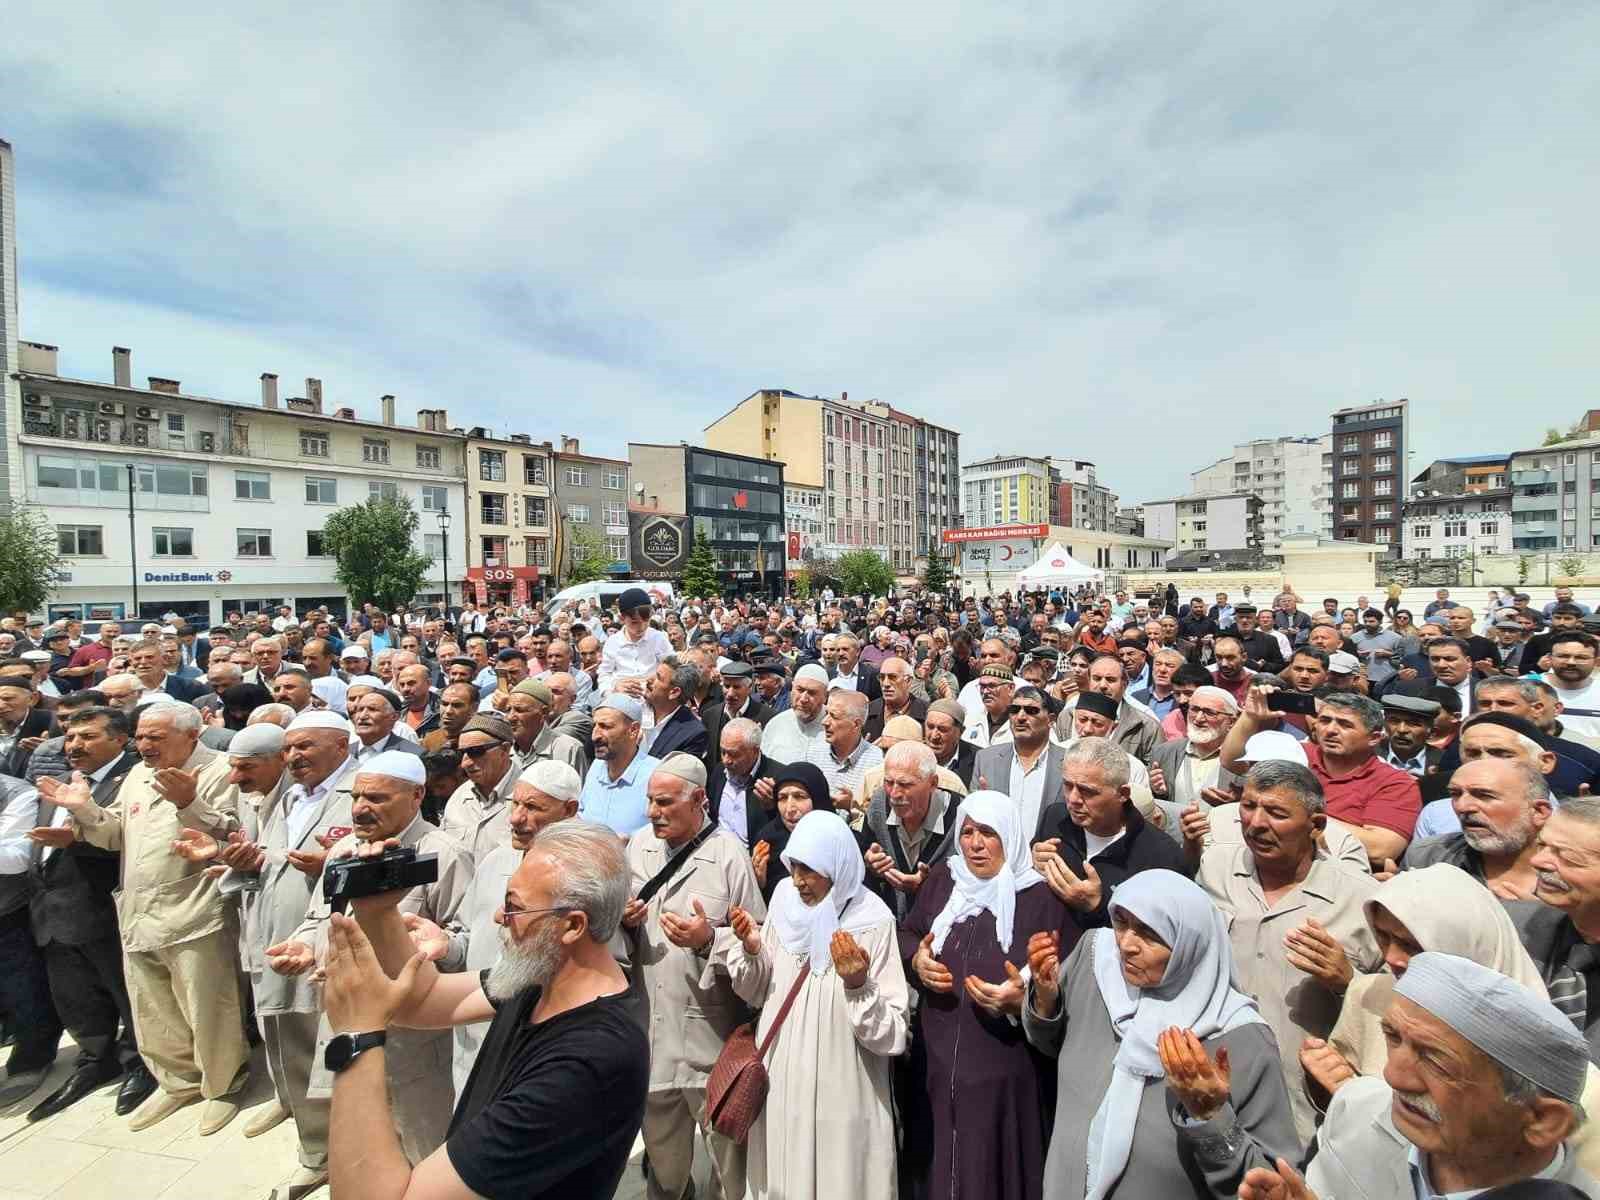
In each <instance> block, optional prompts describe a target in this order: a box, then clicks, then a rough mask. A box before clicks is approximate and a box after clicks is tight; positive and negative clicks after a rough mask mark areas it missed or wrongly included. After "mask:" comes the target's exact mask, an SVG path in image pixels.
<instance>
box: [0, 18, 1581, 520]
mask: <svg viewBox="0 0 1600 1200" xmlns="http://www.w3.org/2000/svg"><path fill="white" fill-rule="evenodd" d="M7 11H8V17H9V20H8V21H7V35H6V37H5V38H4V39H3V40H0V79H4V80H6V81H7V82H6V86H5V89H4V91H5V96H6V101H7V102H6V103H5V104H4V105H0V138H5V139H6V140H8V141H10V142H11V143H12V145H13V147H14V150H15V153H16V170H17V209H18V213H17V229H18V249H19V261H20V268H21V274H20V282H21V305H22V320H21V329H22V336H23V337H24V338H26V339H29V340H34V341H42V342H48V343H51V344H55V345H58V346H60V347H61V368H62V373H63V374H67V375H72V376H77V377H84V378H94V379H109V377H110V372H111V352H110V351H111V347H112V346H113V345H122V346H129V347H132V348H133V371H134V377H135V380H136V381H140V380H142V379H143V378H144V377H145V376H148V375H157V376H164V377H168V378H176V379H180V380H182V382H183V387H184V390H185V391H186V392H191V393H194V394H199V395H209V396H216V397H221V398H224V399H230V400H238V401H246V402H253V401H254V400H255V399H256V398H257V397H258V395H259V385H258V383H257V377H258V376H259V375H260V374H261V373H262V372H263V371H272V372H275V373H277V374H278V375H279V376H280V377H281V378H282V384H281V390H282V391H283V394H285V395H296V394H300V393H301V392H302V390H303V387H302V385H301V384H300V382H299V381H301V380H303V379H304V378H305V377H307V376H316V377H318V378H320V379H322V380H323V387H324V397H325V404H326V406H327V407H328V408H329V409H330V410H331V409H332V408H336V407H339V406H342V405H350V406H352V407H354V408H355V409H356V410H357V411H358V413H359V414H360V415H362V416H364V417H369V418H376V416H377V412H378V397H379V396H380V395H381V394H383V393H385V392H392V393H394V394H395V395H396V396H397V397H398V403H399V408H400V412H401V419H402V420H409V419H410V417H411V414H412V413H414V411H415V410H416V409H417V408H419V407H442V408H446V409H447V410H448V411H449V414H450V419H451V422H452V423H453V424H458V425H465V426H470V425H480V424H481V425H486V426H489V427H490V428H491V429H495V430H497V431H500V432H526V433H531V434H532V435H533V436H534V438H535V440H540V441H542V440H544V439H546V438H549V439H551V440H555V439H556V438H557V437H558V436H559V435H562V434H569V435H574V436H578V437H580V438H581V439H582V441H583V446H584V448H585V449H586V450H591V451H594V452H598V453H602V454H607V453H609V454H616V455H624V456H625V454H626V443H627V442H628V441H629V440H636V441H679V440H683V441H690V442H693V441H696V440H697V439H698V437H699V434H700V431H701V430H702V429H703V427H704V426H705V425H706V424H708V423H709V422H711V421H712V420H714V419H715V418H716V417H717V416H719V415H721V414H722V413H723V412H725V411H726V410H728V409H729V408H731V407H733V406H734V405H735V404H737V403H738V402H739V400H741V399H743V398H744V397H745V396H747V395H749V394H750V393H751V392H753V391H755V390H757V389H760V388H768V387H786V388H789V389H791V390H793V391H797V392H801V393H805V394H808V395H833V396H836V395H838V394H839V393H840V392H848V393H849V395H850V397H851V398H852V399H854V400H864V399H868V398H878V399H882V400H884V401H887V402H889V403H891V404H893V405H894V406H895V407H897V408H899V409H902V410H904V411H906V412H910V413H914V414H917V415H920V416H923V417H926V418H927V419H929V420H932V421H935V422H937V423H939V424H942V425H946V426H949V427H951V428H954V429H956V430H958V431H959V432H960V433H961V435H962V458H963V459H964V460H973V459H977V458H981V457H986V456H988V455H990V454H995V453H1034V454H1038V453H1051V454H1056V455H1060V456H1063V457H1072V458H1081V459H1089V460H1091V461H1093V462H1095V463H1096V464H1097V465H1098V470H1099V476H1100V479H1101V480H1102V482H1105V483H1107V484H1109V485H1110V486H1111V487H1112V489H1113V490H1115V491H1117V492H1118V493H1119V494H1120V495H1121V497H1122V499H1123V501H1124V502H1125V503H1132V502H1137V501H1139V500H1142V499H1149V498H1154V497H1158V496H1165V495H1171V494H1175V493H1177V492H1180V491H1183V490H1187V488H1188V484H1189V480H1188V473H1189V472H1190V471H1192V470H1195V469H1198V468H1200V467H1202V466H1204V465H1206V464H1208V463H1210V462H1212V461H1214V460H1215V459H1217V458H1219V457H1222V456H1223V455H1225V454H1227V453H1229V451H1230V448H1231V447H1232V445H1233V444H1234V443H1235V442H1236V441H1244V440H1248V439H1249V438H1252V437H1272V436H1280V435H1301V436H1304V435H1313V434H1321V433H1325V432H1327V430H1328V427H1329V420H1328V414H1329V413H1330V412H1331V411H1332V410H1333V409H1335V408H1338V407H1343V406H1346V405H1352V404H1365V403H1371V402H1374V401H1377V400H1379V399H1390V400H1392V399H1395V398H1398V397H1401V396H1405V397H1409V398H1410V400H1411V402H1412V432H1413V440H1414V445H1415V449H1416V458H1415V459H1414V460H1413V469H1414V471H1416V470H1420V469H1421V468H1422V467H1423V466H1425V465H1426V463H1427V462H1428V461H1429V460H1431V459H1432V458H1435V457H1439V456H1443V455H1449V454H1475V453H1489V452H1495V451H1510V450H1514V449H1520V448H1524V447H1526V446H1529V445H1536V444H1538V442H1539V441H1540V440H1541V438H1542V435H1543V432H1544V429H1545V428H1546V427H1547V426H1550V425H1556V424H1560V425H1562V426H1563V427H1565V426H1566V425H1568V424H1570V423H1571V422H1572V421H1573V420H1575V419H1577V418H1578V417H1579V416H1580V415H1581V414H1582V412H1583V410H1584V409H1585V408H1587V407H1589V406H1590V405H1595V406H1597V407H1600V396H1597V394H1596V393H1595V391H1594V384H1593V381H1594V379H1595V378H1596V373H1597V372H1596V368H1597V366H1600V334H1597V330H1600V288H1597V287H1596V286H1595V280H1596V279H1597V278H1600V221H1596V219H1595V214H1596V213H1600V138H1597V137H1596V136H1595V131H1596V114H1597V113H1600V6H1597V5H1593V4H1582V3H1575V2H1573V3H1506V2H1499V3H1468V2H1465V0H1460V2H1454V0H1452V2H1444V3H1429V2H1426V0H1423V2H1419V3H1416V4H1408V5H1394V4H1363V3H1354V2H1352V3H1344V4H1338V5H1334V4H1286V5H1261V4H1253V5H1246V4H1231V5H1230V4H1194V5H1157V4H1142V3H1132V2H1129V3H1118V4H1114V5H1066V4H1059V3H1055V4H1039V5H1033V4H1025V3H1017V4H1010V5H974V4H970V3H969V4H956V3H944V2H942V0H919V2H918V3H914V4H913V3H895V2H887V0H886V2H882V3H878V4H872V5H860V4H842V3H841V4H836V3H832V2H829V0H813V2H812V3H808V4H805V5H784V6H777V5H763V4H750V5H734V4H726V3H724V4H694V3H675V4H668V5H647V4H638V3H634V4H612V3H608V2H606V0H585V2H583V3H571V4H559V3H556V4H549V3H521V4H514V3H501V4H473V3H455V4H449V5H445V4H438V3H427V4H424V3H410V2H407V0H392V2H389V3H371V4H363V3H359V2H352V3H348V4H341V5H328V6H321V7H320V9H319V10H318V11H312V10H311V9H309V8H303V6H298V5H279V6H272V7H270V8H269V7H268V6H266V5H256V4H238V5H215V4H204V5H201V4H192V3H184V2H181V0H174V2H172V3H166V4H162V5H159V6H150V5H125V4H111V5H105V6H96V5H89V4H74V3H71V0H48V2H45V0H12V2H11V3H10V4H8V6H7Z"/></svg>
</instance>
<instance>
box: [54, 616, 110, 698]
mask: <svg viewBox="0 0 1600 1200" xmlns="http://www.w3.org/2000/svg"><path fill="white" fill-rule="evenodd" d="M121 633H122V626H120V625H118V624H117V623H116V622H115V621H107V622H106V623H105V624H104V625H102V626H100V640H99V641H97V642H84V644H83V645H81V646H79V647H78V648H77V649H76V650H75V651H73V653H72V661H71V662H70V663H68V664H67V665H66V666H65V667H63V668H61V670H59V671H57V672H56V674H57V675H63V676H65V677H66V678H68V679H70V680H72V683H73V690H74V691H77V690H80V689H82V688H92V687H93V686H94V685H95V683H96V677H97V676H98V675H100V674H101V673H102V672H103V671H105V669H106V664H107V663H109V662H110V661H111V647H112V644H113V643H114V642H115V641H116V640H117V638H118V637H119V636H120V635H121Z"/></svg>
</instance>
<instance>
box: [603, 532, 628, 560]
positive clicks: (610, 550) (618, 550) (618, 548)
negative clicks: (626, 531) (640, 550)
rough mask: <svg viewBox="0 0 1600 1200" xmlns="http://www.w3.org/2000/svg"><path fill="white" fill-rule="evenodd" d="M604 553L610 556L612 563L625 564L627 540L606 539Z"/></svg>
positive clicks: (623, 538) (618, 538)
mask: <svg viewBox="0 0 1600 1200" xmlns="http://www.w3.org/2000/svg"><path fill="white" fill-rule="evenodd" d="M606 553H607V554H609V555H610V556H611V561H612V562H626V561H627V559H628V539H627V538H625V537H608V538H607V539H606Z"/></svg>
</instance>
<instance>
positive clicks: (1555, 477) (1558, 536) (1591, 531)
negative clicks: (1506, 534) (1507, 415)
mask: <svg viewBox="0 0 1600 1200" xmlns="http://www.w3.org/2000/svg"><path fill="white" fill-rule="evenodd" d="M1510 473H1511V545H1512V548H1513V550H1515V551H1523V550H1565V551H1572V552H1574V553H1593V552H1594V551H1595V549H1596V548H1600V487H1596V476H1597V475H1600V436H1590V437H1582V438H1574V439H1572V440H1570V441H1565V442H1557V443H1555V444H1554V445H1552V446H1541V447H1539V448H1538V449H1537V450H1520V451H1518V452H1517V453H1515V454H1513V455H1511V460H1510Z"/></svg>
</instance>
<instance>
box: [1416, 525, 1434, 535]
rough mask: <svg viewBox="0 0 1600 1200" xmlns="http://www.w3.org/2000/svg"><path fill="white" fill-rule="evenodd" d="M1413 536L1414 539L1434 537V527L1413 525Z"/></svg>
mask: <svg viewBox="0 0 1600 1200" xmlns="http://www.w3.org/2000/svg"><path fill="white" fill-rule="evenodd" d="M1411 536H1412V537H1414V538H1429V537H1432V536H1433V527H1432V526H1431V525H1413V526H1412V527H1411Z"/></svg>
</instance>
